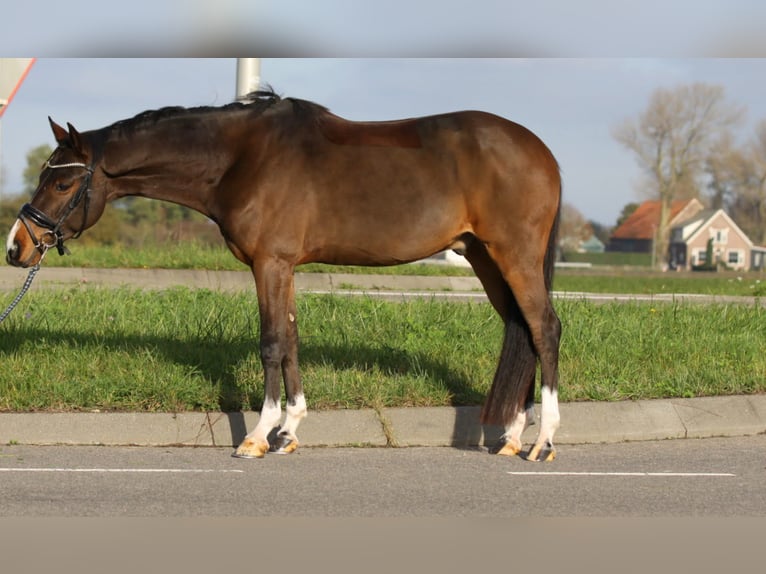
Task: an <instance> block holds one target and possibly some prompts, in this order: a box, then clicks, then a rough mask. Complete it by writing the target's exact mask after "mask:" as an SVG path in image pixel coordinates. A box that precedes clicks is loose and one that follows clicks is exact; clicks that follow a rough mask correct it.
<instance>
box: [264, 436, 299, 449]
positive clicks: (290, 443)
mask: <svg viewBox="0 0 766 574" xmlns="http://www.w3.org/2000/svg"><path fill="white" fill-rule="evenodd" d="M297 448H298V441H297V439H294V438H292V437H290V436H288V435H286V434H278V435H277V437H276V439H275V440H274V441H273V442H272V443H271V446H270V447H269V452H273V453H276V454H290V453H291V452H295V449H297Z"/></svg>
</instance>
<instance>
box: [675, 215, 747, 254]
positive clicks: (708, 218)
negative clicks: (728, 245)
mask: <svg viewBox="0 0 766 574" xmlns="http://www.w3.org/2000/svg"><path fill="white" fill-rule="evenodd" d="M704 213H705V215H706V217H705V219H704V221H701V222H700V226H699V227H698V228H697V229H695V230H694V233H692V234H691V235H690V236H689V238H688V239H686V243H691V242H692V241H694V239H696V238H697V236H698V235H699V234H700V233H702V231H703V230H704V229H707V227H708V226H709V224H710V223H711V222H712V220H713V219H715V218H716V217H719V216H720V217H722V218H723V219H724V220H725V221H726V223H728V225H729V228H730V229H733V230H734V233H737V234H738V235H739V236H740V237H742V239H743V240H744V241H745V243H747V244H748V245H749V246H751V247H752V246H753V242H752V241H750V238H749V237H748V236H747V235H745V232H744V231H742V230H741V229H740V228H739V226H738V225H737V224H736V223H734V220H733V219H732V218H731V217H729V215H728V214H727V213H726V212H725V211H724V210H723V209H719V210H717V211H707V212H704Z"/></svg>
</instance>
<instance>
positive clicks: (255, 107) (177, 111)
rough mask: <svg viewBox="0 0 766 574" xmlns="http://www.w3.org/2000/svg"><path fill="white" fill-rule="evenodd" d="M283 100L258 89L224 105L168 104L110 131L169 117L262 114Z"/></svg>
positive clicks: (150, 123) (267, 91)
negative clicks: (230, 113)
mask: <svg viewBox="0 0 766 574" xmlns="http://www.w3.org/2000/svg"><path fill="white" fill-rule="evenodd" d="M280 101H282V97H281V96H279V95H278V94H276V93H275V92H274V91H273V90H271V89H268V90H258V91H255V92H251V93H249V94H248V95H247V96H245V97H244V98H242V100H241V101H236V102H231V103H229V104H225V105H223V106H198V107H193V108H185V107H182V106H167V107H164V108H160V109H157V110H146V111H144V112H141V113H139V114H137V115H135V116H133V117H132V118H128V119H124V120H119V121H117V122H115V123H113V124H112V125H110V126H108V128H107V129H108V130H110V131H115V130H118V131H135V130H140V129H142V128H146V127H151V126H153V125H156V124H157V123H158V122H161V121H163V120H166V119H169V118H178V117H189V116H193V115H207V114H213V113H222V112H223V113H226V112H230V111H234V110H245V109H249V110H252V112H253V113H255V114H260V113H262V112H263V111H264V110H266V109H268V108H270V107H271V106H273V105H275V104H277V103H279V102H280Z"/></svg>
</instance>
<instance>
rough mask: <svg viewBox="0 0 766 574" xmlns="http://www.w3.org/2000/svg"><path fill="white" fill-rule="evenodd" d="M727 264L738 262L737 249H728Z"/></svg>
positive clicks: (736, 263)
mask: <svg viewBox="0 0 766 574" xmlns="http://www.w3.org/2000/svg"><path fill="white" fill-rule="evenodd" d="M727 263H728V264H729V265H738V264H739V251H729V259H728V261H727Z"/></svg>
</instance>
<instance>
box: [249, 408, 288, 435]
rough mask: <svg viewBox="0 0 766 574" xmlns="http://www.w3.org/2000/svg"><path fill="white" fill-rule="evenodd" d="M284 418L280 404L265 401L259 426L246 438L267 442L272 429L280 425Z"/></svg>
mask: <svg viewBox="0 0 766 574" xmlns="http://www.w3.org/2000/svg"><path fill="white" fill-rule="evenodd" d="M280 418H282V406H281V405H280V403H279V402H274V401H273V400H271V399H266V400H265V401H263V408H262V409H261V416H260V418H259V419H258V424H257V425H255V428H254V429H253V431H252V432H251V433H249V434H248V435H247V437H246V438H249V439H252V440H255V441H265V440H266V438H267V437H268V436H269V433H270V432H271V429H273V428H274V427H276V426H278V425H279V419H280Z"/></svg>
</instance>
